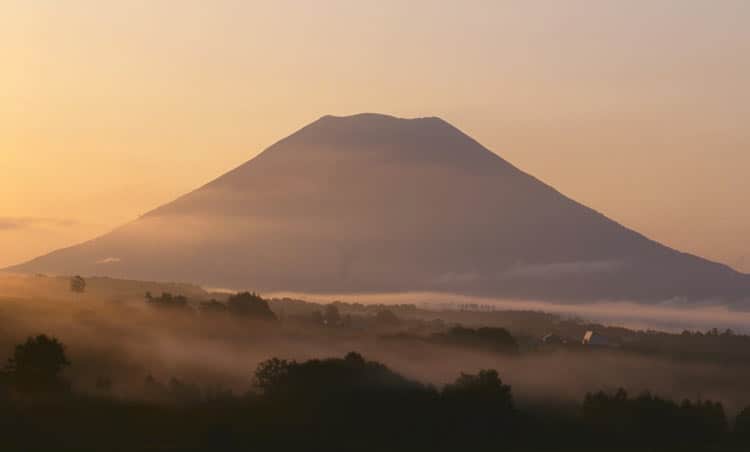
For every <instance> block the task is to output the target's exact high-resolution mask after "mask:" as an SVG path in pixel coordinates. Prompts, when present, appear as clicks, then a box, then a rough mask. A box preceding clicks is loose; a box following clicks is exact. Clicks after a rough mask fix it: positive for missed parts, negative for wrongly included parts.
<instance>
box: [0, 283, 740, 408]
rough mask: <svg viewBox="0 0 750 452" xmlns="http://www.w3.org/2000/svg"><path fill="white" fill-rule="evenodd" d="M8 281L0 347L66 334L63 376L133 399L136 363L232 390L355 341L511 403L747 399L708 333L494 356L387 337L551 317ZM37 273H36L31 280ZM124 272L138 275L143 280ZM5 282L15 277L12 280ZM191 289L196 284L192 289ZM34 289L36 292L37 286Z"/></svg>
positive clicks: (419, 371)
mask: <svg viewBox="0 0 750 452" xmlns="http://www.w3.org/2000/svg"><path fill="white" fill-rule="evenodd" d="M18 281H25V284H27V285H29V284H30V285H31V287H36V289H32V288H29V290H31V291H32V292H33V290H36V291H37V292H36V293H35V295H34V298H33V299H29V298H23V299H21V298H17V297H16V298H5V297H2V298H0V325H1V326H2V328H0V350H11V349H12V346H13V344H16V343H19V342H22V341H23V340H24V339H25V338H26V337H27V336H29V335H34V334H39V333H47V334H50V335H54V336H56V337H58V338H60V339H61V340H62V341H63V342H64V343H65V344H67V345H68V347H69V349H70V357H71V360H72V361H74V362H75V363H76V366H75V367H74V368H71V369H70V370H69V375H68V376H69V377H70V379H71V381H72V383H73V387H74V388H76V389H77V390H79V391H83V392H87V391H92V390H95V389H94V388H95V386H96V384H95V383H96V381H97V379H99V378H100V377H106V378H108V379H111V381H112V382H113V386H112V391H113V393H114V394H117V395H119V396H123V397H132V398H136V399H137V398H140V397H142V396H143V394H142V393H140V388H142V382H143V380H144V378H145V377H146V376H147V375H153V376H154V377H156V378H158V379H161V380H166V379H168V378H170V377H177V378H180V379H181V380H183V381H189V382H194V383H197V384H200V385H202V386H214V387H224V388H229V389H233V390H235V391H244V390H247V389H248V387H249V384H250V376H251V375H252V372H253V370H254V369H255V367H256V366H257V364H258V363H259V362H260V361H262V360H265V359H267V358H269V357H271V356H278V357H281V358H290V359H299V360H304V359H311V358H317V357H324V356H342V355H343V354H345V353H347V352H348V351H351V350H356V351H359V352H361V353H363V354H365V355H366V356H368V357H369V358H371V359H376V360H378V361H380V362H383V363H386V364H387V365H389V366H391V367H392V368H393V369H395V370H396V371H398V372H400V373H402V374H404V375H406V376H407V377H410V378H414V379H417V380H419V381H425V382H429V383H434V384H437V385H442V384H445V383H447V382H450V381H452V380H453V379H454V378H455V377H456V375H458V374H459V373H460V372H462V371H472V370H476V369H480V368H494V369H497V370H498V371H499V372H500V374H501V375H502V377H503V379H504V380H505V381H506V382H508V383H510V384H511V385H513V388H514V394H515V396H516V398H517V401H518V403H519V405H520V406H524V405H528V406H534V405H536V404H539V403H544V404H549V403H550V402H551V401H556V403H559V404H560V405H561V406H562V407H564V406H569V407H570V406H574V405H575V404H576V403H578V402H579V401H580V400H581V399H582V397H583V395H584V394H585V393H586V392H588V391H594V390H599V389H614V388H617V387H624V388H626V389H628V390H629V391H631V392H632V393H638V392H640V391H643V390H651V391H654V392H656V393H658V394H660V395H664V396H668V397H672V398H675V399H678V400H679V399H682V398H684V397H688V398H693V399H700V398H710V399H713V400H717V401H721V402H723V403H724V405H725V407H726V408H727V411H728V413H729V414H732V413H734V412H736V411H737V410H739V409H740V408H742V407H744V406H746V405H748V404H750V393H748V391H747V387H746V382H747V381H748V379H749V378H750V365H749V364H748V362H750V361H748V360H747V357H743V356H741V355H737V356H735V355H732V354H730V353H729V352H731V351H732V350H722V349H721V348H717V347H722V345H721V343H719V342H712V343H714V344H715V345H713V346H712V347H713V348H710V349H708V353H707V354H705V353H704V354H698V355H695V356H692V357H689V358H690V359H682V356H681V355H680V354H678V353H673V352H670V351H669V349H666V350H665V351H664V352H661V353H656V352H654V350H655V349H657V351H658V349H659V348H663V346H662V345H660V344H661V342H659V343H657V344H656V345H655V346H653V347H651V349H650V350H651V351H650V352H648V353H643V352H638V351H637V349H633V350H632V351H627V350H624V349H622V350H618V349H598V350H591V349H584V348H580V347H578V348H561V349H556V348H551V349H540V350H535V349H529V348H528V346H527V347H526V349H525V350H524V351H522V353H521V354H520V355H519V356H506V355H502V354H497V353H491V352H487V351H482V350H481V349H471V348H466V347H457V346H447V345H441V344H436V343H433V342H425V341H420V340H392V339H387V337H389V336H392V335H393V334H394V333H398V332H406V333H408V334H409V335H412V336H414V335H415V336H417V337H423V336H424V335H425V334H430V333H432V332H435V331H444V329H445V327H444V326H440V325H437V326H435V325H434V324H433V322H432V320H434V319H442V323H443V324H450V323H453V322H460V323H463V324H466V325H477V326H479V325H482V324H483V325H498V326H511V327H513V325H515V329H513V328H511V330H512V331H513V332H514V334H515V335H517V336H519V338H520V340H522V341H525V342H522V344H523V343H533V340H534V338H533V337H532V338H530V339H529V338H523V337H520V336H522V335H523V334H524V332H526V334H530V335H533V336H536V338H537V340H538V337H539V336H541V332H543V331H545V329H547V328H550V329H552V328H554V327H555V325H557V326H558V328H559V329H561V326H562V324H561V322H560V319H559V318H556V317H554V316H552V317H549V318H546V317H545V315H544V314H536V315H526V317H527V318H529V319H531V320H527V321H526V323H524V322H522V321H521V319H522V318H524V316H523V315H522V314H523V313H518V314H513V313H503V312H496V313H492V312H476V311H475V312H457V311H425V310H416V311H414V313H413V314H411V315H410V314H408V312H407V311H409V310H412V311H413V310H414V308H409V309H407V310H399V309H395V308H394V312H396V313H397V315H399V316H401V317H402V323H401V324H400V325H399V326H397V327H394V326H387V327H382V326H378V325H377V324H375V323H374V322H373V321H372V318H373V317H374V313H372V314H367V313H363V312H360V313H359V316H357V313H356V312H354V311H352V314H353V315H354V316H356V317H355V321H354V324H353V326H352V327H349V328H329V327H325V326H321V325H316V324H313V323H312V322H310V321H309V316H307V315H306V314H305V315H296V313H295V309H296V308H295V306H302V307H303V309H304V310H309V309H315V306H318V305H310V304H301V303H302V302H294V301H291V300H289V301H275V302H272V303H271V306H272V307H273V308H274V309H275V310H276V312H277V315H279V316H280V317H281V318H282V320H281V321H280V322H275V323H272V324H269V323H266V322H253V321H252V320H245V319H243V320H239V319H235V318H231V317H228V316H221V315H218V316H211V315H206V314H200V315H199V314H197V313H194V312H192V311H189V310H188V311H185V312H175V311H170V310H162V309H154V308H152V307H150V306H147V305H146V303H145V302H144V300H143V297H142V296H133V297H132V298H121V299H120V300H119V302H107V301H105V299H102V298H101V296H102V294H103V293H104V289H103V288H101V287H100V288H99V289H97V292H84V293H73V292H70V291H69V290H68V288H67V286H66V285H64V282H65V280H62V279H57V278H41V277H26V278H24V279H23V280H19V279H17V280H16V282H17V283H18ZM38 281H42V282H43V284H42V285H39V284H37V282H38ZM51 281H52V282H51ZM55 281H57V283H54V282H55ZM61 283H63V284H61ZM133 284H137V287H142V284H144V283H133ZM114 285H115V286H117V287H119V289H118V290H119V291H121V293H128V290H124V291H123V289H122V288H123V287H127V285H123V284H122V283H121V282H116V283H115V284H114ZM15 287H16V289H19V288H22V287H24V284H17V285H16V286H15ZM40 287H47V288H46V289H44V290H40V289H39V288H40ZM150 287H152V288H153V286H150ZM169 287H175V286H169ZM186 288H188V289H190V287H189V286H187V287H186ZM193 290H194V292H193V293H194V294H196V295H198V294H201V293H202V291H200V290H197V291H196V290H195V289H193ZM44 291H47V292H46V293H45V294H43V292H44ZM5 293H7V291H6V292H5ZM131 293H132V292H131ZM206 295H207V294H206ZM318 307H320V306H318ZM341 310H342V315H346V314H347V313H348V312H347V310H346V308H344V307H342V309H341ZM307 312H309V311H307ZM543 319H546V320H543ZM575 328H576V329H574V330H571V331H572V332H571V334H579V333H580V330H581V329H583V328H587V326H586V325H585V324H582V325H578V326H575ZM631 333H632V334H634V332H631ZM631 333H622V334H631ZM606 334H609V333H606ZM612 334H613V336H614V335H615V334H616V331H614V330H613V331H612ZM649 337H650V336H649ZM670 337H671V336H670ZM677 338H678V339H679V337H677ZM407 339H408V338H407ZM683 340H685V341H687V339H683ZM738 340H740V338H738ZM704 342H705V341H704ZM690 348H691V349H692V345H691V346H690ZM746 348H747V347H745V349H746ZM712 350H713V351H712ZM718 352H722V353H718ZM713 357H716V359H713Z"/></svg>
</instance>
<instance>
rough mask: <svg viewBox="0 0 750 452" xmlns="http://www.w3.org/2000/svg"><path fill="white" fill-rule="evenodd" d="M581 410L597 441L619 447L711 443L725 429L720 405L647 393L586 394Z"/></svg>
mask: <svg viewBox="0 0 750 452" xmlns="http://www.w3.org/2000/svg"><path fill="white" fill-rule="evenodd" d="M582 411H583V417H584V420H585V422H586V423H587V425H588V426H589V427H591V428H592V430H593V431H594V432H595V433H596V434H597V435H598V437H599V438H600V439H602V440H616V441H617V442H618V443H620V444H628V443H630V444H636V443H640V444H652V445H655V446H658V447H661V448H664V447H667V446H670V445H672V446H674V445H678V444H681V445H684V446H685V447H687V446H689V445H692V444H711V443H716V442H717V441H718V440H719V439H721V437H722V436H723V435H724V434H726V432H727V431H728V429H729V426H728V422H727V418H726V416H725V414H724V408H723V407H722V405H721V404H720V403H716V402H712V401H710V400H705V401H697V402H692V401H690V400H684V401H682V403H680V404H678V403H676V402H674V401H672V400H668V399H663V398H660V397H658V396H654V395H652V394H650V393H644V394H641V395H639V396H637V397H630V396H629V395H628V393H627V392H626V391H625V390H623V389H620V390H618V391H617V392H615V393H613V394H608V393H605V392H597V393H590V394H587V395H586V397H585V399H584V402H583V407H582ZM742 428H743V427H742V426H741V425H740V429H742Z"/></svg>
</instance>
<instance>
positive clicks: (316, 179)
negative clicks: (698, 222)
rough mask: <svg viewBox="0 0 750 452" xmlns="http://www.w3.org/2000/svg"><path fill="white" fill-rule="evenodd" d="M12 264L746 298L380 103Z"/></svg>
mask: <svg viewBox="0 0 750 452" xmlns="http://www.w3.org/2000/svg"><path fill="white" fill-rule="evenodd" d="M550 164H554V163H553V162H550ZM12 270H15V271H26V272H44V273H62V274H73V273H80V274H85V275H105V274H106V275H109V276H114V277H122V278H137V279H148V280H153V279H157V280H169V281H177V280H179V281H192V282H197V283H200V284H204V285H209V286H215V287H228V288H253V289H257V290H262V291H277V290H284V291H299V292H328V293H352V292H395V291H444V292H452V293H465V294H477V295H489V296H507V297H523V298H535V299H553V300H580V301H583V300H597V299H630V300H643V301H649V300H665V299H672V298H675V297H680V298H685V299H691V300H706V299H714V298H723V299H726V300H732V301H736V302H744V300H748V299H749V298H750V275H744V274H741V273H738V272H736V271H734V270H732V269H731V268H729V267H727V266H725V265H721V264H718V263H714V262H710V261H707V260H705V259H702V258H699V257H696V256H692V255H689V254H685V253H681V252H678V251H676V250H673V249H671V248H668V247H666V246H663V245H661V244H659V243H656V242H654V241H652V240H649V239H647V238H646V237H644V236H643V235H641V234H639V233H637V232H634V231H632V230H630V229H627V228H625V227H623V226H621V225H620V224H618V223H616V222H614V221H612V220H610V219H608V218H606V217H605V216H603V215H601V214H600V213H597V212H595V211H593V210H592V209H589V208H587V207H585V206H583V205H581V204H579V203H577V202H575V201H573V200H571V199H569V198H567V197H565V196H564V195H562V194H560V193H559V192H557V191H556V190H555V189H553V188H551V187H549V186H548V185H545V184H544V183H542V182H540V181H539V180H537V179H535V178H534V177H532V176H530V175H528V174H526V173H524V172H522V171H520V170H519V169H517V168H515V167H514V166H512V165H511V164H509V163H508V162H506V161H505V160H503V159H502V158H500V157H499V156H498V155H496V154H494V153H492V152H490V151H489V150H487V149H486V148H484V147H483V146H481V145H480V144H479V143H477V142H476V141H474V140H473V139H471V138H470V137H468V136H467V135H465V134H464V133H462V132H461V131H459V130H458V129H456V128H455V127H453V126H451V125H450V124H448V123H447V122H445V121H443V120H441V119H438V118H419V119H399V118H394V117H390V116H384V115H375V114H361V115H355V116H348V117H333V116H325V117H323V118H321V119H319V120H317V121H315V122H314V123H312V124H310V125H308V126H306V127H304V128H302V129H301V130H299V131H297V132H296V133H294V134H292V135H291V136H289V137H287V138H284V139H283V140H281V141H279V142H278V143H276V144H274V145H272V146H271V147H269V148H268V149H266V150H265V151H264V152H262V153H261V154H259V155H258V156H257V157H255V158H253V159H252V160H250V161H248V162H247V163H245V164H243V165H241V166H239V167H238V168H236V169H234V170H232V171H230V172H229V173H227V174H225V175H223V176H221V177H219V178H218V179H216V180H214V181H213V182H210V183H209V184H207V185H205V186H203V187H201V188H199V189H197V190H195V191H193V192H191V193H189V194H186V195H184V196H182V197H180V198H178V199H177V200H175V201H173V202H171V203H169V204H166V205H164V206H161V207H159V208H157V209H155V210H153V211H151V212H149V213H148V214H146V215H144V216H142V217H140V218H138V219H137V220H135V221H134V222H132V223H130V224H127V225H125V226H122V227H120V228H119V229H116V230H115V231H113V232H111V233H109V234H106V235H104V236H101V237H99V238H96V239H94V240H91V241H89V242H86V243H83V244H80V245H77V246H73V247H71V248H66V249H61V250H58V251H55V252H53V253H50V254H48V255H46V256H42V257H39V258H36V259H34V260H32V261H30V262H27V263H24V264H21V265H19V266H16V267H14V268H13V269H12Z"/></svg>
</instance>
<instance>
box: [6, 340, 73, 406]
mask: <svg viewBox="0 0 750 452" xmlns="http://www.w3.org/2000/svg"><path fill="white" fill-rule="evenodd" d="M69 365H70V361H68V358H67V357H66V356H65V347H64V346H63V344H62V343H61V342H59V341H58V340H57V339H56V338H49V337H47V336H46V335H44V334H41V335H39V336H37V337H29V338H28V339H27V340H26V342H25V343H23V344H19V345H17V346H16V348H15V351H14V353H13V357H12V358H10V359H8V364H7V367H6V370H7V371H8V373H9V375H10V377H11V380H12V382H13V383H14V384H15V386H16V387H17V388H18V389H20V390H22V391H29V392H36V391H54V390H59V389H62V388H64V387H66V384H65V382H64V381H63V380H62V378H61V376H60V374H61V372H62V371H63V369H64V368H65V367H67V366H69Z"/></svg>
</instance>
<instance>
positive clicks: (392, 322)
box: [375, 309, 401, 326]
mask: <svg viewBox="0 0 750 452" xmlns="http://www.w3.org/2000/svg"><path fill="white" fill-rule="evenodd" d="M375 322H376V323H377V324H379V325H383V326H396V325H398V324H399V323H401V321H400V320H399V319H398V317H396V314H394V313H393V311H391V310H390V309H381V310H379V311H378V313H377V314H375Z"/></svg>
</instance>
